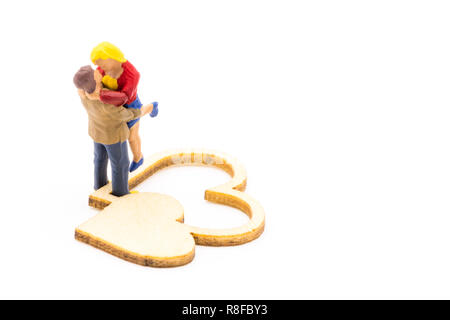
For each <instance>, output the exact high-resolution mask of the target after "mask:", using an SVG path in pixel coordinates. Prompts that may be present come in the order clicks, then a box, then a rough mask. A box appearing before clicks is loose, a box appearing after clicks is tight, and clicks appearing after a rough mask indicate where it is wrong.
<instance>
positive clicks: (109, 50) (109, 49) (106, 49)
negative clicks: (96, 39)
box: [91, 41, 127, 64]
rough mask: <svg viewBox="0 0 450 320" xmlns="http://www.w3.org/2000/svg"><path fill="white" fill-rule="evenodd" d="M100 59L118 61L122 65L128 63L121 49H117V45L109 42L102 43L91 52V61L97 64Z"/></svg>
mask: <svg viewBox="0 0 450 320" xmlns="http://www.w3.org/2000/svg"><path fill="white" fill-rule="evenodd" d="M98 59H103V60H106V59H114V60H116V61H119V62H121V63H124V62H126V61H127V59H125V57H124V55H123V53H122V51H120V49H119V48H117V47H116V46H115V45H113V44H112V43H109V42H106V41H105V42H102V43H100V44H99V45H97V46H96V47H95V48H94V49H92V52H91V61H92V63H94V64H95V61H97V60H98Z"/></svg>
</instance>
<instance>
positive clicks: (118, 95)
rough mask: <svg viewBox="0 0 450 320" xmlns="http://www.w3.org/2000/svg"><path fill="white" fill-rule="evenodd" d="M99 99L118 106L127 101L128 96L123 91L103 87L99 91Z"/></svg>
mask: <svg viewBox="0 0 450 320" xmlns="http://www.w3.org/2000/svg"><path fill="white" fill-rule="evenodd" d="M100 101H101V102H103V103H107V104H113V105H115V106H116V107H118V106H122V105H124V104H126V103H127V102H128V96H127V94H126V93H124V92H120V91H112V90H104V89H103V90H101V91H100Z"/></svg>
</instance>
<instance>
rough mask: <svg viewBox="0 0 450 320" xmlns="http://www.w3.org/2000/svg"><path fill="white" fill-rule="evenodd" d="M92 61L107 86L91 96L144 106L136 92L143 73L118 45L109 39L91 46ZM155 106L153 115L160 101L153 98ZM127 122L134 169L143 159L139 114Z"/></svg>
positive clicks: (132, 168) (137, 107)
mask: <svg viewBox="0 0 450 320" xmlns="http://www.w3.org/2000/svg"><path fill="white" fill-rule="evenodd" d="M91 61H92V63H94V64H95V65H96V66H97V70H96V72H99V73H100V74H101V76H102V84H103V86H104V89H103V90H100V92H99V93H98V95H97V96H94V97H91V98H94V99H99V100H100V101H102V102H104V103H107V104H113V105H115V106H124V107H125V108H132V109H141V107H142V103H141V101H140V100H139V96H138V95H137V86H138V83H139V78H140V74H139V72H138V71H137V70H136V68H135V67H134V66H133V65H132V64H131V63H130V61H128V60H127V59H125V56H124V54H123V53H122V51H120V49H119V48H118V47H116V46H115V45H113V44H112V43H109V42H102V43H100V44H99V45H97V46H96V47H95V48H94V49H92V52H91ZM152 106H153V109H152V111H151V113H150V116H151V117H156V115H157V114H158V102H153V103H152ZM127 125H128V128H129V129H130V137H129V139H128V142H129V144H130V148H131V151H132V153H133V161H132V162H131V165H130V169H129V170H130V172H133V171H134V170H136V169H137V168H139V167H140V166H141V165H142V164H143V163H144V157H143V155H142V151H141V138H140V136H139V118H138V119H135V120H131V121H129V122H127Z"/></svg>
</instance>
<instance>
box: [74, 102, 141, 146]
mask: <svg viewBox="0 0 450 320" xmlns="http://www.w3.org/2000/svg"><path fill="white" fill-rule="evenodd" d="M81 102H82V103H83V106H84V108H85V109H86V111H87V113H88V117H89V135H90V136H91V138H92V139H94V141H95V142H98V143H102V144H114V143H118V142H123V141H125V140H127V139H128V137H129V135H130V130H129V129H128V126H127V122H128V121H130V120H133V119H136V118H139V117H140V116H141V110H140V109H131V108H129V109H127V108H124V107H122V106H120V107H116V106H114V105H112V104H106V103H103V102H101V101H98V100H89V99H87V98H81Z"/></svg>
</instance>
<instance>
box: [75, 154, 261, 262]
mask: <svg viewBox="0 0 450 320" xmlns="http://www.w3.org/2000/svg"><path fill="white" fill-rule="evenodd" d="M186 165H200V166H213V167H217V168H220V169H222V170H225V171H226V172H228V173H229V174H230V175H231V176H232V179H231V180H230V181H229V182H227V183H225V184H223V185H220V186H217V187H215V188H212V189H208V190H206V191H205V199H206V200H208V201H212V202H216V203H219V204H224V205H228V206H232V207H235V208H237V209H239V210H241V211H243V212H244V213H246V214H247V215H248V216H249V218H250V219H249V221H248V222H247V223H246V224H244V225H243V226H240V227H237V228H228V229H208V228H198V227H194V226H189V225H185V224H183V223H182V222H183V220H184V218H183V208H182V206H181V204H180V203H179V202H178V201H177V200H175V199H174V198H172V197H170V196H167V195H162V194H156V193H148V192H143V193H137V194H129V195H126V196H123V197H116V196H113V195H112V194H111V184H108V185H106V186H104V187H103V188H101V189H99V190H97V191H96V192H94V193H93V194H91V195H90V197H89V205H90V206H92V207H95V208H98V209H103V210H102V211H101V212H100V213H99V214H97V215H96V216H94V217H93V218H91V219H89V220H88V221H86V222H85V223H83V224H81V225H80V226H79V227H78V228H76V230H75V238H76V239H77V240H80V241H83V242H85V243H88V244H90V245H92V246H94V247H97V248H99V249H102V250H104V251H106V252H108V253H111V254H113V255H115V256H118V257H120V258H122V259H125V260H128V261H131V262H134V263H137V264H141V265H145V266H153V267H173V266H180V265H183V264H186V263H189V262H190V261H192V259H193V258H194V251H195V243H196V244H199V245H208V246H230V245H239V244H243V243H246V242H249V241H252V240H254V239H256V238H258V237H259V236H260V235H261V233H262V232H263V230H264V225H265V217H264V210H263V208H262V207H261V205H260V204H259V202H257V201H256V200H254V199H253V198H251V197H250V196H249V195H247V194H246V193H244V192H243V190H244V189H245V186H246V182H247V176H246V172H245V169H244V167H243V166H241V165H240V164H239V163H238V162H237V161H236V160H235V159H233V158H231V157H229V156H226V155H224V154H220V153H217V152H210V151H204V150H181V151H180V150H177V151H169V152H164V153H159V154H156V155H154V156H152V157H149V158H148V159H146V160H145V162H144V164H143V165H142V166H141V168H140V169H138V170H137V171H135V172H134V173H133V174H132V175H131V176H130V179H129V185H130V189H131V188H134V187H136V186H137V185H138V184H139V183H141V182H142V181H144V180H145V179H147V178H148V177H150V176H151V175H153V174H154V173H155V172H157V171H158V170H161V169H163V168H166V167H169V166H186ZM194 241H195V242H194Z"/></svg>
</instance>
